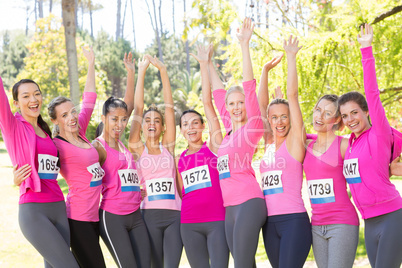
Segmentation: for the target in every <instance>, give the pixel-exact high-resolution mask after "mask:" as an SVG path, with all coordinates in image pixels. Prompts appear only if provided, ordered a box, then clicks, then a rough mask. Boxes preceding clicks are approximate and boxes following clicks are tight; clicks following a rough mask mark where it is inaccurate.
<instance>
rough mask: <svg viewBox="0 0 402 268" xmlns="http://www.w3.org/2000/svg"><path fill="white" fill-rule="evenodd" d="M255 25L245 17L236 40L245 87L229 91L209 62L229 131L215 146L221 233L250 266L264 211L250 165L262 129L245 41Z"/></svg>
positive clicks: (237, 258) (235, 254) (236, 259)
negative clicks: (222, 220) (222, 219)
mask: <svg viewBox="0 0 402 268" xmlns="http://www.w3.org/2000/svg"><path fill="white" fill-rule="evenodd" d="M253 28H254V25H253V23H252V22H251V19H250V18H245V19H244V22H243V25H242V27H241V29H240V30H238V33H237V38H238V39H239V41H240V46H241V50H242V55H243V81H244V82H243V88H244V91H243V88H241V87H239V86H236V87H232V88H230V89H229V90H228V91H226V90H224V89H223V88H224V87H223V84H222V82H221V81H220V79H219V76H218V74H217V73H216V71H215V69H214V66H213V64H212V62H211V61H209V64H208V66H209V72H210V75H211V83H212V90H213V95H214V100H215V104H216V106H217V108H218V111H219V113H220V115H221V119H222V121H223V124H224V126H225V129H226V133H227V135H226V136H225V138H224V139H223V141H222V143H221V145H220V146H219V149H218V166H217V167H218V171H219V179H220V181H219V182H220V186H221V190H222V197H223V205H224V206H225V210H226V214H225V233H226V240H227V242H228V245H229V249H230V252H231V253H232V255H233V258H234V263H235V266H236V267H253V265H255V259H254V256H255V253H256V250H257V246H258V237H259V233H260V229H261V226H262V225H263V224H264V222H265V219H266V216H267V209H266V206H265V202H264V199H263V198H264V197H263V195H262V192H261V189H260V186H259V185H258V183H257V181H256V178H255V173H254V170H253V168H252V166H251V162H252V159H253V154H254V151H255V149H256V147H257V144H258V141H259V140H260V139H261V136H262V134H263V133H262V132H263V123H262V120H261V114H260V110H259V108H258V100H257V96H256V94H255V87H256V82H255V79H254V74H253V69H252V65H251V58H250V51H249V41H250V38H251V36H252V33H253Z"/></svg>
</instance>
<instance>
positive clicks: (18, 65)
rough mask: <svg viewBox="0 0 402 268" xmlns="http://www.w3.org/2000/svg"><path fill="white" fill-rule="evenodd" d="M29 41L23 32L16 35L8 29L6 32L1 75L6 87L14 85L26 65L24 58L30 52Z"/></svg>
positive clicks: (0, 56)
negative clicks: (27, 46)
mask: <svg viewBox="0 0 402 268" xmlns="http://www.w3.org/2000/svg"><path fill="white" fill-rule="evenodd" d="M27 42H28V38H27V37H26V36H25V35H24V34H23V33H22V32H20V33H17V34H16V35H14V36H10V33H9V32H8V31H6V32H5V33H4V35H3V44H2V51H1V52H0V76H1V78H2V79H3V84H4V88H11V87H12V85H13V82H14V81H15V78H16V77H17V75H18V73H19V72H20V71H21V69H22V68H23V67H24V58H25V56H26V55H27V54H28V49H27V48H26V44H27Z"/></svg>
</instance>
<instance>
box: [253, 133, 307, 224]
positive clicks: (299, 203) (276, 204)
mask: <svg viewBox="0 0 402 268" xmlns="http://www.w3.org/2000/svg"><path fill="white" fill-rule="evenodd" d="M260 171H261V187H262V190H263V193H264V196H265V202H266V204H267V209H268V216H274V215H282V214H291V213H302V212H306V209H305V207H304V203H303V199H302V195H301V189H302V183H303V167H302V164H301V163H300V162H299V161H297V160H296V159H294V158H293V157H292V156H291V155H290V154H289V152H288V149H287V147H286V140H285V141H284V142H283V143H282V144H281V146H280V147H279V149H278V151H276V152H275V144H271V145H269V146H268V147H267V149H266V151H265V154H264V156H263V158H262V159H261V163H260Z"/></svg>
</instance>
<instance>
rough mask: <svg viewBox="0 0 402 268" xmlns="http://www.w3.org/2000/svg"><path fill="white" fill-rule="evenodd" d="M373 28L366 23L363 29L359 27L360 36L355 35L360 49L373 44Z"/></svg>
mask: <svg viewBox="0 0 402 268" xmlns="http://www.w3.org/2000/svg"><path fill="white" fill-rule="evenodd" d="M373 36H374V35H373V27H371V25H370V24H368V23H366V24H365V25H364V27H363V25H362V26H360V34H358V35H357V41H358V42H359V43H360V45H361V46H362V48H364V47H369V46H371V43H372V42H373Z"/></svg>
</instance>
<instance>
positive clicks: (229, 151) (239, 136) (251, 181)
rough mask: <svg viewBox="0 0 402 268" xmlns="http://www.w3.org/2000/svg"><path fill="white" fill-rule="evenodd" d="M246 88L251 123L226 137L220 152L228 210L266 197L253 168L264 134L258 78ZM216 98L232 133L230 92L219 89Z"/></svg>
mask: <svg viewBox="0 0 402 268" xmlns="http://www.w3.org/2000/svg"><path fill="white" fill-rule="evenodd" d="M243 88H244V93H245V102H246V111H247V117H248V121H247V123H246V124H245V125H244V126H242V127H241V128H239V129H238V130H237V131H235V132H234V133H231V134H230V135H226V136H225V138H224V139H223V141H222V144H221V146H220V147H219V150H218V171H219V172H220V176H219V178H220V185H221V190H222V197H223V205H224V206H225V207H227V206H234V205H239V204H242V203H244V202H246V201H248V200H250V199H253V198H264V196H263V194H262V192H261V188H260V186H259V184H258V182H257V180H256V178H255V172H254V169H253V167H252V166H251V163H252V161H253V155H254V151H255V149H256V147H257V145H258V141H259V140H260V139H261V137H262V135H263V131H264V127H263V122H262V119H261V113H260V108H259V105H258V100H257V95H256V93H255V88H256V82H255V79H254V80H252V81H247V82H243ZM213 95H214V100H215V104H216V107H217V108H218V111H219V113H220V115H221V119H222V121H223V123H224V126H225V129H226V133H229V131H230V130H231V129H232V126H231V121H230V115H229V113H228V111H227V110H226V107H225V95H226V91H225V90H224V89H218V90H215V91H214V92H213Z"/></svg>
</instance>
